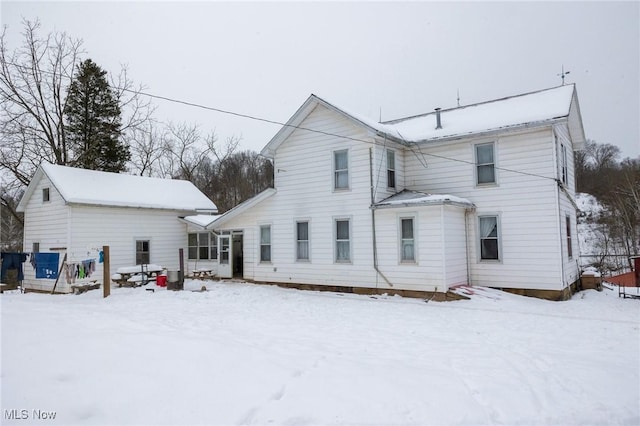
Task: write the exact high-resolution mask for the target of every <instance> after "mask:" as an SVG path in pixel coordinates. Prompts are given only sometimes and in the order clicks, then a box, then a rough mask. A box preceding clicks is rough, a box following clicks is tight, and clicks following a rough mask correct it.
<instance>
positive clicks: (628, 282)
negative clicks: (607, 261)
mask: <svg viewBox="0 0 640 426" xmlns="http://www.w3.org/2000/svg"><path fill="white" fill-rule="evenodd" d="M604 280H605V281H606V282H608V283H611V284H615V285H619V286H621V287H635V286H636V278H635V274H634V273H633V272H627V273H626V274H620V275H616V276H613V277H608V278H605V279H604Z"/></svg>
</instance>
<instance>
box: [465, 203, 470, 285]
mask: <svg viewBox="0 0 640 426" xmlns="http://www.w3.org/2000/svg"><path fill="white" fill-rule="evenodd" d="M470 212H471V209H469V208H466V209H464V250H465V253H466V254H467V256H466V257H467V259H466V260H467V261H466V262H465V263H466V265H467V285H468V286H470V285H471V267H470V263H471V254H470V253H469V213H470Z"/></svg>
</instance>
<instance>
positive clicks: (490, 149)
mask: <svg viewBox="0 0 640 426" xmlns="http://www.w3.org/2000/svg"><path fill="white" fill-rule="evenodd" d="M475 151H476V183H477V184H478V185H487V184H493V183H496V169H495V165H496V164H495V145H494V143H493V142H490V143H483V144H478V145H476V146H475Z"/></svg>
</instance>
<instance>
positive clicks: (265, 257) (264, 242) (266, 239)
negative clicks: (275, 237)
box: [260, 225, 271, 262]
mask: <svg viewBox="0 0 640 426" xmlns="http://www.w3.org/2000/svg"><path fill="white" fill-rule="evenodd" d="M260 262H271V225H263V226H261V227H260Z"/></svg>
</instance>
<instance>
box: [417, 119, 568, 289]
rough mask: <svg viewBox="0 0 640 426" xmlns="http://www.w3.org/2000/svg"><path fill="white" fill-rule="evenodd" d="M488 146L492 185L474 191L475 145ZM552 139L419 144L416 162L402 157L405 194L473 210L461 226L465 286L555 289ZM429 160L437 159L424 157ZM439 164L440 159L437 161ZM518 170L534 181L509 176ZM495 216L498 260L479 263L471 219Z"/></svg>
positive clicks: (526, 136)
mask: <svg viewBox="0 0 640 426" xmlns="http://www.w3.org/2000/svg"><path fill="white" fill-rule="evenodd" d="M485 142H494V143H495V160H496V166H497V167H499V168H501V169H498V170H496V176H497V185H495V186H488V187H476V185H475V171H474V166H473V163H474V161H475V156H474V145H475V144H477V143H485ZM553 149H554V148H553V134H552V131H551V129H550V128H546V129H542V130H533V131H529V132H527V133H520V134H512V135H507V136H500V137H494V138H479V139H463V140H460V141H451V142H446V143H439V144H429V145H423V146H422V147H421V148H420V152H421V153H422V154H424V155H423V156H422V155H420V157H423V158H426V160H427V165H426V167H425V166H424V165H423V164H421V163H420V162H419V161H418V155H413V154H411V155H409V154H406V155H405V158H406V164H407V165H406V172H407V175H406V177H405V179H406V183H407V188H408V189H413V190H418V191H423V192H431V193H448V194H454V195H457V196H460V197H464V198H467V199H469V200H470V201H471V202H473V203H474V204H475V205H476V206H477V210H476V213H475V215H470V216H469V221H468V235H469V237H468V250H469V256H470V259H469V263H470V265H469V266H470V277H471V282H472V284H475V285H486V286H494V287H506V288H525V289H541V290H561V289H562V288H563V284H562V278H561V277H562V275H561V262H560V259H559V257H558V232H559V229H558V212H557V207H556V204H557V196H556V189H555V188H556V182H555V181H554V180H553V179H555V165H554V164H553V162H552V161H550V158H551V155H552V153H553ZM429 154H434V155H436V156H430V155H429ZM442 157H446V158H442ZM504 169H511V170H517V171H521V172H525V173H529V174H534V175H540V176H544V177H547V178H543V177H535V176H530V175H524V174H519V173H513V172H510V171H508V170H504ZM494 214H495V215H498V216H499V220H500V224H501V227H500V228H501V236H500V237H501V239H500V251H501V260H500V261H499V262H495V261H482V262H481V261H480V259H479V257H480V256H479V239H478V216H480V215H494Z"/></svg>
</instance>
